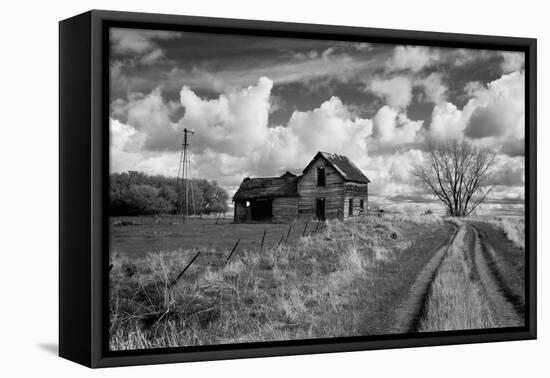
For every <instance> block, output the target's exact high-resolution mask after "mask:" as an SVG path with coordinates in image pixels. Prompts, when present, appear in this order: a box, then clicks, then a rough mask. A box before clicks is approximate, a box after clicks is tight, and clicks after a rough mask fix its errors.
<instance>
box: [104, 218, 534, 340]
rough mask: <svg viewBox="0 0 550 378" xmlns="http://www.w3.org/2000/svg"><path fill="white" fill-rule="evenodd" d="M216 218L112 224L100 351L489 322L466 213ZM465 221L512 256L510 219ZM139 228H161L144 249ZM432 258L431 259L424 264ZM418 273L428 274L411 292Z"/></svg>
mask: <svg viewBox="0 0 550 378" xmlns="http://www.w3.org/2000/svg"><path fill="white" fill-rule="evenodd" d="M216 221H217V220H216V219H203V220H200V219H194V220H192V221H189V222H188V223H187V224H185V225H183V224H181V223H178V222H169V221H164V222H162V221H158V219H157V220H155V219H151V220H150V221H149V222H150V223H146V222H147V220H144V219H141V220H140V219H134V220H132V222H130V221H129V220H128V219H126V222H127V223H126V225H120V223H117V222H120V219H113V220H112V224H113V225H114V226H113V227H112V229H116V231H115V234H114V235H115V237H114V241H113V243H112V244H113V245H114V247H112V248H113V251H114V252H113V253H112V262H111V263H112V266H111V270H110V320H111V322H110V347H111V349H113V350H125V349H142V348H160V347H175V346H191V345H208V344H227V343H245V342H255V341H275V340H291V339H311V338H328V337H340V336H359V335H375V334H390V333H400V332H416V331H424V330H447V329H471V328H488V327H495V326H496V327H498V326H499V324H498V317H496V316H494V315H493V314H494V311H495V309H494V308H493V307H492V306H493V304H491V296H489V295H487V294H486V288H485V287H484V283H483V282H482V280H481V279H480V278H479V277H478V276H476V275H475V274H473V272H474V271H477V269H478V268H477V266H476V265H475V262H474V261H472V259H471V258H470V256H471V254H470V250H469V247H468V245H469V243H472V238H473V237H474V231H473V228H471V229H470V228H467V227H466V225H469V224H470V223H473V222H472V221H473V219H472V220H467V221H461V222H458V223H457V222H454V221H453V222H450V221H448V220H446V219H443V218H441V217H438V216H434V215H416V216H405V215H397V214H395V215H390V214H386V215H383V216H368V217H366V216H365V217H358V218H354V219H350V220H347V221H345V222H340V221H329V222H327V223H326V224H325V223H316V222H312V223H308V224H307V226H306V224H305V223H295V224H293V225H292V226H290V225H274V224H269V225H266V224H255V225H249V224H246V225H243V224H241V225H236V224H232V223H231V222H230V221H228V220H224V221H220V220H218V222H217V224H216ZM172 223H173V224H172ZM117 224H118V225H117ZM146 224H147V226H145V225H146ZM477 224H479V225H483V227H485V228H484V229H483V230H482V232H484V233H486V234H487V233H490V234H491V235H493V234H494V235H497V236H498V235H505V236H506V237H505V239H504V241H502V240H501V239H499V241H500V242H502V243H504V244H506V245H507V246H508V247H509V250H508V252H507V253H508V254H510V253H513V254H515V255H517V254H518V253H523V252H522V249H521V248H519V246H520V245H523V244H522V243H524V242H523V239H522V238H521V237H520V235H522V233H521V232H520V231H517V230H519V229H521V227H522V225H523V222H522V220H519V219H518V220H512V219H506V220H502V219H492V220H491V222H488V219H484V220H482V221H481V222H480V220H479V219H477ZM140 227H146V229H147V232H148V233H150V234H151V235H162V238H151V240H152V241H151V245H150V246H151V249H150V251H146V250H144V249H143V244H142V243H141V242H139V238H142V237H145V238H147V237H148V236H147V235H149V234H148V233H145V235H143V231H144V230H143V229H140ZM468 227H469V226H468ZM264 232H265V234H264ZM167 235H170V236H169V237H168V236H167ZM182 235H183V236H182ZM508 239H510V240H508ZM188 240H189V243H187V241H188ZM199 240H203V243H202V244H201V243H200V242H199ZM238 240H239V243H237V241H238ZM241 240H242V242H241ZM125 243H126V244H125ZM163 243H166V248H163ZM134 245H140V248H139V250H136V251H133V250H132V248H133V247H132V246H134ZM176 245H177V248H175V247H176ZM205 246H208V247H205ZM199 252H200V253H199ZM443 252H444V253H443ZM493 252H494V251H493ZM438 253H439V255H438ZM197 254H198V255H197ZM497 255H498V252H497ZM437 256H442V257H440V258H441V259H442V262H440V263H439V265H437V264H436V266H435V267H431V268H430V266H431V265H434V262H433V261H434V260H435V259H436V258H437ZM193 258H195V260H194V261H193V263H192V264H191V265H190V266H188V264H189V262H190V261H192V260H193ZM514 261H515V262H517V259H516V260H514ZM499 264H500V265H502V266H503V269H504V270H503V272H509V271H511V270H514V271H516V272H517V271H519V270H521V269H523V268H522V267H518V266H514V265H513V264H511V263H510V259H508V258H506V256H505V257H504V258H501V259H500V262H499ZM500 265H497V264H496V263H495V266H500ZM187 266H188V267H187ZM186 267H187V269H186V270H185V271H184V269H185V268H186ZM520 268H521V269H520ZM430 269H432V270H433V272H430V271H429V270H430ZM495 269H497V268H495ZM182 273H183V274H182ZM489 274H493V273H489ZM495 274H497V273H495ZM432 276H433V277H432ZM419 277H430V279H428V280H426V279H424V281H426V283H425V285H424V286H425V288H424V289H423V290H420V289H419V288H421V287H422V285H421V284H419V280H420V278H419ZM510 286H513V285H512V284H510ZM449 290H450V291H452V292H453V293H451V294H450V295H449V294H448V293H446V292H448V291H449ZM421 291H425V292H421ZM518 292H520V294H521V290H518ZM472 293H473V294H475V295H472ZM449 298H451V299H449ZM463 299H468V301H467V302H465V301H464V300H463ZM449 301H450V302H449ZM455 303H460V304H461V306H459V307H457V306H455V305H454V304H455ZM518 319H519V320H518V321H522V320H521V319H520V318H518Z"/></svg>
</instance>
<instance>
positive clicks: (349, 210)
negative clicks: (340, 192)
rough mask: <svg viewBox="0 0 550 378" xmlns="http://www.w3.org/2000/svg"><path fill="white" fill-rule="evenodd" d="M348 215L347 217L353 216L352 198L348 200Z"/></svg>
mask: <svg viewBox="0 0 550 378" xmlns="http://www.w3.org/2000/svg"><path fill="white" fill-rule="evenodd" d="M348 215H349V216H350V217H352V216H353V198H350V199H349V206H348Z"/></svg>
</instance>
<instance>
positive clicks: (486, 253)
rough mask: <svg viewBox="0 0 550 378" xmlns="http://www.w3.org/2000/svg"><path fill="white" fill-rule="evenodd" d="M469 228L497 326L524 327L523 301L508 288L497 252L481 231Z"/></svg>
mask: <svg viewBox="0 0 550 378" xmlns="http://www.w3.org/2000/svg"><path fill="white" fill-rule="evenodd" d="M467 227H469V228H470V229H471V230H472V232H473V233H474V263H475V265H476V269H477V272H478V274H479V279H480V283H481V285H482V287H483V289H484V292H485V296H486V298H487V300H488V302H489V304H490V306H491V310H492V313H493V318H494V320H495V322H496V323H497V326H498V327H518V326H522V325H523V324H524V308H525V307H524V303H523V301H522V299H521V298H520V297H519V296H517V295H516V294H515V293H513V292H512V291H511V290H510V289H509V288H508V287H507V285H506V283H505V281H504V280H503V278H502V275H501V273H500V271H499V268H498V265H497V262H496V260H495V257H494V253H495V251H494V250H492V248H491V246H490V245H488V244H487V242H486V241H485V240H484V239H483V238H482V236H481V233H480V231H479V229H478V228H477V227H475V226H472V225H468V226H467Z"/></svg>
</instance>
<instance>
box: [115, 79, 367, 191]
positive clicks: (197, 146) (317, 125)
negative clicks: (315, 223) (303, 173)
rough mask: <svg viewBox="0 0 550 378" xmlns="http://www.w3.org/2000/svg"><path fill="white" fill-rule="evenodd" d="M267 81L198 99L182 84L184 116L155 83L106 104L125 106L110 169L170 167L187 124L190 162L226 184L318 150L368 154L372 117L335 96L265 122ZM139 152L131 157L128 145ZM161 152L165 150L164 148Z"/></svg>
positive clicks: (359, 157)
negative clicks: (175, 116)
mask: <svg viewBox="0 0 550 378" xmlns="http://www.w3.org/2000/svg"><path fill="white" fill-rule="evenodd" d="M272 86H273V82H272V81H271V80H270V79H268V78H261V79H260V80H259V81H258V83H257V84H256V85H253V86H249V87H247V88H243V89H240V90H235V91H230V92H227V93H224V94H221V95H220V96H219V97H218V98H215V99H203V98H201V97H199V96H198V95H197V94H196V93H195V92H193V91H192V90H191V89H190V88H188V87H183V88H182V90H181V93H180V101H181V106H182V107H183V108H184V111H185V113H184V116H183V117H182V118H181V119H180V120H179V121H178V122H177V123H172V122H171V121H170V115H171V114H172V112H173V106H171V105H170V104H169V103H166V102H165V101H163V100H162V95H161V92H160V91H159V90H155V91H153V92H152V93H150V94H149V95H147V96H137V97H136V98H133V99H131V100H130V101H128V102H127V103H121V102H120V101H115V102H114V103H113V105H112V108H117V109H119V110H118V112H122V110H120V108H121V107H122V108H123V109H125V111H126V113H127V124H122V123H121V122H119V121H117V120H112V121H111V132H112V133H113V135H114V137H113V140H116V143H115V144H114V145H113V151H115V154H114V157H115V160H117V161H121V162H120V163H117V165H116V166H113V169H114V170H127V169H138V168H139V169H141V170H144V171H146V172H151V171H157V172H163V173H165V172H173V171H175V170H176V169H177V163H178V160H177V151H178V149H179V148H181V147H180V144H181V138H182V134H181V130H183V128H188V129H192V130H194V131H195V134H194V135H192V136H191V138H192V143H191V148H192V153H193V166H194V167H195V169H196V172H195V173H196V174H197V175H198V176H199V177H207V178H210V179H218V180H219V178H220V177H222V176H223V179H222V180H220V182H221V183H222V184H225V185H227V186H228V187H231V186H232V185H235V180H237V179H238V178H240V180H242V177H245V176H261V175H274V174H277V173H279V172H282V171H284V170H286V169H291V170H294V171H296V170H298V171H299V170H301V169H303V168H304V167H305V165H306V164H307V162H308V161H309V160H310V159H311V158H312V156H313V155H314V154H315V153H316V152H317V151H319V150H326V151H330V152H336V153H341V154H346V155H347V156H349V157H350V158H352V159H353V160H354V161H356V162H361V161H365V159H366V138H367V137H368V136H369V135H370V134H371V133H372V122H371V120H368V119H362V118H359V117H356V116H355V115H354V114H353V113H352V112H351V111H350V109H349V108H348V107H347V106H346V105H344V104H343V103H342V101H341V100H340V99H339V98H337V97H332V98H330V99H329V100H327V101H325V102H323V103H322V104H321V105H320V106H319V107H318V108H316V109H313V110H311V111H295V112H294V113H293V114H292V115H291V117H290V120H289V121H288V123H287V124H286V125H284V126H283V125H277V126H270V125H268V114H269V111H270V107H271V101H270V98H271V97H270V93H271V89H272ZM132 144H133V145H134V146H138V147H139V148H140V149H142V151H143V159H142V160H139V161H136V160H135V159H134V158H135V156H134V155H132V154H130V153H129V151H128V148H129V146H131V145H132ZM163 152H165V154H163Z"/></svg>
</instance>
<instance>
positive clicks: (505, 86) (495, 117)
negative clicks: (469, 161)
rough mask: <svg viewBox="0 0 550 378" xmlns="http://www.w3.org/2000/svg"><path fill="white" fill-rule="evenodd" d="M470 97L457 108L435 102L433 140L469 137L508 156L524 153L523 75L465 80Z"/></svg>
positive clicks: (513, 74)
mask: <svg viewBox="0 0 550 378" xmlns="http://www.w3.org/2000/svg"><path fill="white" fill-rule="evenodd" d="M465 91H466V93H467V95H468V96H469V97H470V99H469V100H468V102H467V103H466V105H465V106H464V107H463V108H462V109H459V108H457V106H456V105H454V104H453V103H451V102H447V101H443V102H439V103H436V105H435V106H434V108H433V111H432V121H431V123H430V126H429V135H430V136H431V137H433V138H435V139H436V140H445V139H448V138H461V137H464V136H466V137H468V138H470V139H472V140H476V141H478V143H481V144H482V145H484V146H488V147H491V148H496V149H499V150H500V152H502V153H504V154H507V155H509V156H521V155H523V154H524V145H525V141H524V134H525V76H524V73H523V71H522V72H514V73H511V74H508V75H503V76H502V77H501V78H499V79H497V80H494V81H492V82H490V83H488V84H487V85H483V84H481V83H468V85H467V86H466V88H465Z"/></svg>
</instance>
